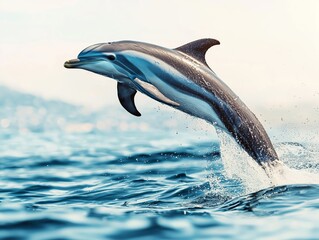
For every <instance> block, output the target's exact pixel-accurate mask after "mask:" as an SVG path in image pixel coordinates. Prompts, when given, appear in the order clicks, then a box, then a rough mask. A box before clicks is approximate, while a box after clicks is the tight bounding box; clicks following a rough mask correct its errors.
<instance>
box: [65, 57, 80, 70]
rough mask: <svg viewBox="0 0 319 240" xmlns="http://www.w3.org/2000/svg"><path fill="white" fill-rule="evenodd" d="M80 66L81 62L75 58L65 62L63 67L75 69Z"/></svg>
mask: <svg viewBox="0 0 319 240" xmlns="http://www.w3.org/2000/svg"><path fill="white" fill-rule="evenodd" d="M82 64H83V62H82V61H81V60H80V59H78V58H76V59H71V60H69V61H66V62H65V63H64V67H65V68H76V67H78V66H80V65H82Z"/></svg>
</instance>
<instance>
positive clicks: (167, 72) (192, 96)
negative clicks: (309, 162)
mask: <svg viewBox="0 0 319 240" xmlns="http://www.w3.org/2000/svg"><path fill="white" fill-rule="evenodd" d="M218 44H220V42H219V41H218V40H215V39H210V38H206V39H199V40H196V41H193V42H190V43H187V44H185V45H183V46H180V47H178V48H175V49H168V48H164V47H161V46H157V45H153V44H149V43H143V42H136V41H119V42H108V43H98V44H94V45H92V46H89V47H87V48H85V49H84V50H83V51H81V52H80V53H79V55H78V58H77V59H72V60H69V61H66V62H65V64H64V66H65V67H66V68H79V69H85V70H88V71H91V72H94V73H97V74H100V75H103V76H106V77H109V78H113V79H115V80H117V82H118V83H117V91H118V98H119V101H120V103H121V105H122V106H123V107H124V108H125V109H126V110H127V111H128V112H129V113H131V114H133V115H135V116H141V114H140V112H139V111H138V110H137V108H136V106H135V103H134V96H135V94H136V92H137V91H139V92H141V93H143V94H146V95H147V96H149V97H151V98H153V99H155V100H156V101H159V102H161V103H163V104H166V105H168V106H171V107H173V108H175V109H178V110H180V111H182V112H185V113H187V114H190V115H192V116H194V117H198V118H201V119H204V120H206V121H207V122H209V123H211V124H212V125H213V126H215V128H216V129H217V130H220V131H224V132H226V133H228V134H229V135H231V136H232V137H233V138H234V139H235V141H236V142H237V143H238V144H239V145H240V146H241V147H242V149H244V150H245V151H246V152H247V153H248V154H249V155H250V156H251V157H252V158H253V159H254V160H255V161H256V162H257V163H258V164H259V165H261V166H262V167H265V166H266V165H270V164H271V163H275V162H277V160H278V156H277V153H276V151H275V149H274V147H273V145H272V143H271V141H270V139H269V137H268V135H267V133H266V131H265V129H264V128H263V126H262V124H261V123H260V121H259V120H258V119H257V117H256V116H255V115H254V114H253V113H252V112H251V111H250V110H249V108H248V107H247V106H246V105H245V104H244V103H243V102H242V101H241V100H240V99H239V98H238V96H237V95H236V94H235V93H234V92H233V91H232V90H231V89H230V88H229V87H228V86H227V85H226V84H225V83H224V82H223V81H222V80H221V79H220V78H219V77H218V76H217V75H216V73H215V72H214V71H213V70H212V69H211V68H210V67H209V66H208V65H207V63H206V60H205V55H206V52H207V50H208V49H209V48H210V47H212V46H214V45H218Z"/></svg>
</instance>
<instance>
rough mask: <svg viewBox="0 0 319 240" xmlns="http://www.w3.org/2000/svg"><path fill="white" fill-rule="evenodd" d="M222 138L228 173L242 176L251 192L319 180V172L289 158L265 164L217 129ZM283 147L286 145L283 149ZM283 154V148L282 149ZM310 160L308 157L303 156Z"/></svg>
mask: <svg viewBox="0 0 319 240" xmlns="http://www.w3.org/2000/svg"><path fill="white" fill-rule="evenodd" d="M217 134H218V137H219V140H220V148H221V149H220V150H221V159H222V161H223V165H224V174H225V176H226V177H227V178H231V179H237V180H240V181H241V182H242V183H243V185H244V187H245V188H246V193H251V192H255V191H258V190H260V189H264V188H267V187H271V186H279V185H287V184H319V174H318V173H315V172H311V169H310V171H309V169H302V170H300V169H295V168H292V167H288V166H287V165H286V164H285V163H287V161H288V159H285V161H284V162H285V163H284V162H283V161H278V162H276V163H275V164H274V165H271V166H265V167H264V168H262V167H261V166H260V165H258V164H257V163H256V161H255V160H253V159H252V158H251V157H250V156H249V155H248V154H247V153H246V152H245V151H243V150H242V149H241V148H240V147H239V146H238V144H237V143H236V142H235V141H234V140H233V138H232V137H230V136H229V135H228V134H227V133H224V132H222V131H217ZM281 150H282V149H281ZM278 153H279V158H281V154H280V153H282V151H279V152H278ZM299 160H300V161H307V159H299Z"/></svg>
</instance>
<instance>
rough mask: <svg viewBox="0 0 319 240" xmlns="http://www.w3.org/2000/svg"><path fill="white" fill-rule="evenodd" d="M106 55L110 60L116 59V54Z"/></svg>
mask: <svg viewBox="0 0 319 240" xmlns="http://www.w3.org/2000/svg"><path fill="white" fill-rule="evenodd" d="M106 57H107V59H108V60H111V61H113V60H115V56H114V55H108V56H106Z"/></svg>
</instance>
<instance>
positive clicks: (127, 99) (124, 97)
mask: <svg viewBox="0 0 319 240" xmlns="http://www.w3.org/2000/svg"><path fill="white" fill-rule="evenodd" d="M135 94H136V90H135V89H133V88H131V87H130V86H129V85H127V84H125V83H120V82H118V83H117V95H118V98H119V100H120V103H121V105H122V106H123V107H124V108H125V110H126V111H128V112H129V113H131V114H133V115H134V116H137V117H139V116H141V113H140V112H139V111H138V110H137V109H136V106H135V103H134V97H135Z"/></svg>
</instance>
